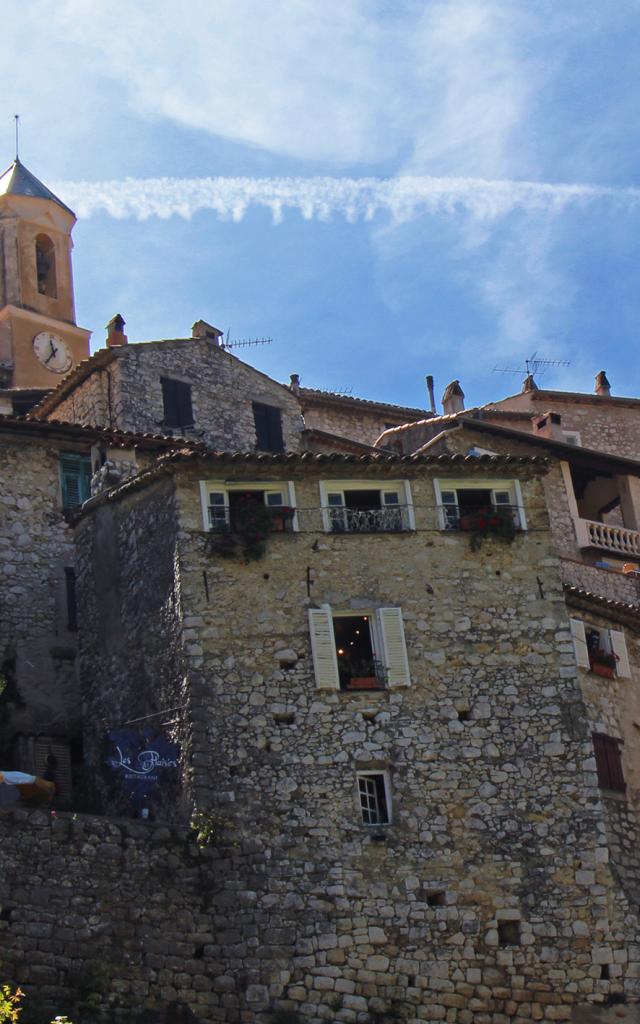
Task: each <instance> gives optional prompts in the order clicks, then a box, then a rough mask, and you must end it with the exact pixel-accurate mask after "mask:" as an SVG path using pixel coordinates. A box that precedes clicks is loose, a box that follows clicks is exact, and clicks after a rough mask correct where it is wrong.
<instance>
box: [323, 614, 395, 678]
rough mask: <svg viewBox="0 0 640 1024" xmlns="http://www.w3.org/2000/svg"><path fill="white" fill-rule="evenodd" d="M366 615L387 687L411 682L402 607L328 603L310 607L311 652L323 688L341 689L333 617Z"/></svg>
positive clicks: (376, 656)
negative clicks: (364, 606) (336, 606)
mask: <svg viewBox="0 0 640 1024" xmlns="http://www.w3.org/2000/svg"><path fill="white" fill-rule="evenodd" d="M365 615H366V616H368V619H369V628H370V631H371V647H372V650H373V655H374V658H376V659H377V660H378V661H379V662H380V663H381V664H382V666H383V669H384V672H385V676H386V685H387V688H388V689H394V688H395V687H398V686H410V684H411V676H410V673H409V659H408V654H407V645H406V641H405V637H404V623H403V620H402V609H401V608H397V607H389V608H373V609H370V608H362V609H357V610H355V609H352V608H349V609H346V610H343V609H341V608H332V607H331V606H330V605H328V604H325V605H322V607H321V608H310V609H309V631H310V634H311V653H312V657H313V667H314V672H315V677H316V686H317V687H318V688H319V689H326V690H339V689H340V675H339V672H338V655H337V653H336V639H335V633H334V630H333V619H334V618H347V617H349V616H352V617H354V618H356V617H357V618H362V617H363V616H365Z"/></svg>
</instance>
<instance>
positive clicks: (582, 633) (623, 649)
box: [569, 619, 631, 679]
mask: <svg viewBox="0 0 640 1024" xmlns="http://www.w3.org/2000/svg"><path fill="white" fill-rule="evenodd" d="M569 622H570V624H571V639H572V640H573V651H574V654H575V657H576V663H577V665H578V667H579V668H584V669H586V671H587V672H590V671H591V661H590V659H589V647H588V644H587V632H586V631H587V629H595V630H597V631H598V633H599V634H600V643H601V646H602V650H603V651H608V652H609V653H611V654H615V655H616V657H617V659H618V660H617V662H616V665H615V669H614V674H615V676H616V678H619V679H630V678H631V666H630V664H629V655H628V652H627V642H626V640H625V636H624V633H623V632H622V631H621V630H617V629H608V628H607V627H606V626H596V625H595V624H594V623H592V622H585V621H584V620H583V619H570V620H569Z"/></svg>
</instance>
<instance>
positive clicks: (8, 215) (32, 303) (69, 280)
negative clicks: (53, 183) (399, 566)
mask: <svg viewBox="0 0 640 1024" xmlns="http://www.w3.org/2000/svg"><path fill="white" fill-rule="evenodd" d="M75 222H76V217H75V214H74V213H73V212H72V211H71V210H70V209H69V208H68V207H67V206H65V205H64V203H63V202H61V201H60V199H58V198H57V196H55V195H54V194H53V192H51V191H50V190H49V189H48V188H47V187H46V186H45V185H43V184H42V182H40V181H38V179H37V178H36V177H34V175H33V174H31V172H30V171H28V170H27V168H26V167H25V166H24V164H22V163H21V162H20V160H18V158H17V157H16V159H15V160H14V162H13V163H12V164H11V166H10V167H9V168H7V170H6V171H5V172H4V174H2V175H0V388H1V389H3V390H4V389H13V388H27V389H40V388H42V389H46V388H54V387H55V386H56V384H58V382H59V381H60V380H61V379H62V377H63V376H64V375H65V373H68V372H69V371H70V370H72V369H73V367H74V366H76V365H77V364H78V363H79V362H80V360H81V359H86V358H87V356H88V355H89V338H90V336H91V332H90V331H85V330H83V329H82V328H81V327H78V326H77V325H76V318H75V307H74V298H73V276H72V268H71V250H72V248H73V243H72V241H71V231H72V229H73V226H74V224H75Z"/></svg>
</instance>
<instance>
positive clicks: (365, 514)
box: [326, 505, 410, 533]
mask: <svg viewBox="0 0 640 1024" xmlns="http://www.w3.org/2000/svg"><path fill="white" fill-rule="evenodd" d="M326 513H327V517H328V520H329V528H330V530H331V532H332V533H398V532H399V531H401V530H409V529H410V524H409V508H408V506H407V505H386V506H384V507H382V508H348V507H345V506H337V505H332V506H330V507H328V508H326Z"/></svg>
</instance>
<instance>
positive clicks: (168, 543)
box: [76, 478, 189, 818]
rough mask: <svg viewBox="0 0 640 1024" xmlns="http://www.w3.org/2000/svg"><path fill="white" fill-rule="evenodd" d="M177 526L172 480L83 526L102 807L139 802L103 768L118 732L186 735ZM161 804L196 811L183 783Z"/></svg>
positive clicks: (88, 733)
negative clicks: (133, 729)
mask: <svg viewBox="0 0 640 1024" xmlns="http://www.w3.org/2000/svg"><path fill="white" fill-rule="evenodd" d="M176 530H177V522H176V517H175V508H174V500H173V481H172V479H171V478H165V479H160V480H159V481H158V482H157V483H156V484H155V485H153V486H152V487H150V488H149V489H148V490H145V491H144V492H141V491H138V490H136V489H135V488H133V489H132V491H131V496H130V497H129V498H128V499H125V500H123V501H121V502H120V503H118V504H116V503H111V502H109V501H106V502H103V503H102V504H99V506H98V507H97V508H96V509H95V510H94V511H93V513H91V514H89V515H88V516H86V517H85V518H84V519H82V520H81V521H80V522H79V523H78V525H77V527H76V543H77V549H78V599H79V604H80V607H81V609H82V613H81V621H80V630H81V660H80V672H81V675H82V679H83V702H84V721H85V729H84V739H85V763H86V764H87V765H91V766H92V767H93V773H92V774H93V777H94V781H95V787H94V794H93V798H94V800H95V803H96V806H99V807H102V808H106V809H108V810H109V811H110V812H111V813H117V812H122V811H124V812H126V811H129V812H130V811H131V805H130V804H127V803H126V801H125V803H124V806H123V797H122V794H121V792H120V791H119V789H118V788H117V787H116V786H114V782H115V780H114V779H113V778H111V777H109V776H108V774H106V773H104V771H102V770H101V769H102V768H103V762H104V756H105V737H106V734H107V732H108V731H111V730H113V729H123V728H126V727H128V726H129V724H130V723H131V722H135V724H136V725H137V726H138V728H140V727H141V726H142V725H147V724H149V725H154V726H155V725H156V724H157V725H158V727H161V726H163V725H164V724H165V723H166V721H170V722H172V723H173V724H171V725H170V726H169V727H167V729H166V730H165V732H166V735H167V736H168V737H169V738H171V739H172V740H175V741H177V742H179V743H180V744H181V745H182V746H183V747H184V743H185V731H184V728H183V725H182V722H183V719H184V706H185V703H186V702H187V701H188V699H189V695H188V694H187V692H186V691H185V686H184V666H183V650H182V644H183V628H186V627H187V626H188V623H185V622H183V620H182V617H181V609H180V577H179V575H178V574H177V573H176V571H175V569H176V566H175V558H176ZM176 709H177V710H176ZM161 712H165V713H164V714H160V713H161ZM152 807H153V810H154V811H155V812H156V813H162V815H163V817H164V818H175V817H184V815H185V813H186V810H185V806H184V802H183V801H182V800H181V791H180V789H179V788H178V789H176V787H175V786H169V787H166V786H161V787H158V790H157V795H156V798H155V800H154V801H152Z"/></svg>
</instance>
